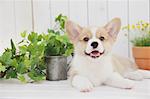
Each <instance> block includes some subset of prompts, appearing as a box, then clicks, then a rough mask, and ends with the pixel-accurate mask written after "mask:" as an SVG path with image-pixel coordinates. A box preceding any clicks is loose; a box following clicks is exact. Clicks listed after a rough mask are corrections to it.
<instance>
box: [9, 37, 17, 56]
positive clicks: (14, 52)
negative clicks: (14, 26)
mask: <svg viewBox="0 0 150 99" xmlns="http://www.w3.org/2000/svg"><path fill="white" fill-rule="evenodd" d="M10 42H11V51H12V55H13V56H14V55H16V47H15V44H14V42H13V40H12V39H11V40H10Z"/></svg>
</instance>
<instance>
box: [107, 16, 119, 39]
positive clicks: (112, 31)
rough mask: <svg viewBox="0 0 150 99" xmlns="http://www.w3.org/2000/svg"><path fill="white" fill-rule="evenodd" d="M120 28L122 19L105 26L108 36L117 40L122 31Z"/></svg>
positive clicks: (113, 20) (116, 19)
mask: <svg viewBox="0 0 150 99" xmlns="http://www.w3.org/2000/svg"><path fill="white" fill-rule="evenodd" d="M120 27H121V20H120V18H114V19H112V20H111V21H110V22H108V23H107V24H106V25H105V26H104V28H105V29H106V31H107V32H108V34H109V35H110V36H111V37H112V38H114V39H116V37H117V35H118V33H119V30H120Z"/></svg>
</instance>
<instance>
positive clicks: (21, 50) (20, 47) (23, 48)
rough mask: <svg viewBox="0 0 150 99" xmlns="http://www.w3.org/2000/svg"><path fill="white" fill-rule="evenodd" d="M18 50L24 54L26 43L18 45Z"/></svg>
mask: <svg viewBox="0 0 150 99" xmlns="http://www.w3.org/2000/svg"><path fill="white" fill-rule="evenodd" d="M19 51H20V54H25V53H26V52H27V46H26V45H23V46H19Z"/></svg>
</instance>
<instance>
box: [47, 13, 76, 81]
mask: <svg viewBox="0 0 150 99" xmlns="http://www.w3.org/2000/svg"><path fill="white" fill-rule="evenodd" d="M65 21H66V17H65V16H62V15H61V14H60V15H59V16H58V17H57V18H56V20H55V22H56V25H55V26H54V29H51V30H50V29H49V30H48V34H49V38H48V41H47V45H46V47H45V58H46V67H47V69H46V74H47V75H46V79H47V80H52V81H53V80H65V79H67V68H68V67H67V56H69V55H71V53H72V52H73V45H72V44H71V43H70V42H69V39H68V37H67V35H66V33H65V30H64V24H65Z"/></svg>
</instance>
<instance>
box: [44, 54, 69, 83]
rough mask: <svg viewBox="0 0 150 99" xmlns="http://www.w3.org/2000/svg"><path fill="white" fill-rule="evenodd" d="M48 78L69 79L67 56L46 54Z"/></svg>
mask: <svg viewBox="0 0 150 99" xmlns="http://www.w3.org/2000/svg"><path fill="white" fill-rule="evenodd" d="M45 58H46V67H47V68H46V79H47V80H50V81H58V80H66V79H67V57H65V56H46V57H45Z"/></svg>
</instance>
